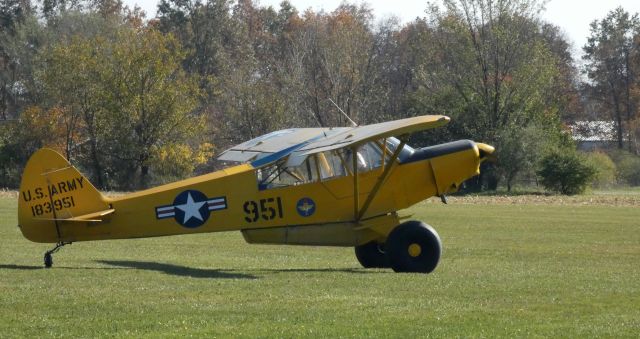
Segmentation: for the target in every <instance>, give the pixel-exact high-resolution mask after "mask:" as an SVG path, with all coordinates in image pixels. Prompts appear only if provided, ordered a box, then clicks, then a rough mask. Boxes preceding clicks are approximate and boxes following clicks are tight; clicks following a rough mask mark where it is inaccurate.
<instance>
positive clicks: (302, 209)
mask: <svg viewBox="0 0 640 339" xmlns="http://www.w3.org/2000/svg"><path fill="white" fill-rule="evenodd" d="M296 210H297V211H298V214H300V215H301V216H303V217H309V216H312V215H313V213H315V212H316V203H315V202H313V200H311V198H302V199H300V200H298V203H297V204H296Z"/></svg>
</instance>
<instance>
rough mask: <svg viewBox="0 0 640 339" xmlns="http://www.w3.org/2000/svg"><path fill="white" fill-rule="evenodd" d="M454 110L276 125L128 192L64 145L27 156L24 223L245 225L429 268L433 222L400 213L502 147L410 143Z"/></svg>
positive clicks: (82, 237)
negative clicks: (359, 122)
mask: <svg viewBox="0 0 640 339" xmlns="http://www.w3.org/2000/svg"><path fill="white" fill-rule="evenodd" d="M448 122H449V118H448V117H446V116H419V117H413V118H407V119H401V120H395V121H390V122H384V123H379V124H373V125H366V126H357V127H339V128H294V129H286V130H281V131H276V132H272V133H269V134H266V135H263V136H261V137H258V138H255V139H253V140H250V141H247V142H245V143H242V144H240V145H237V146H235V147H232V148H231V149H228V150H226V151H225V152H223V153H222V154H221V155H220V156H219V157H218V159H219V160H222V161H230V162H237V163H238V164H237V165H234V166H231V167H228V168H225V169H223V170H220V171H217V172H213V173H209V174H205V175H201V176H198V177H194V178H190V179H186V180H182V181H178V182H174V183H170V184H166V185H162V186H158V187H155V188H151V189H147V190H144V191H140V192H135V193H131V194H127V195H124V196H120V197H114V198H112V197H106V196H104V195H102V194H101V193H100V192H99V191H98V190H97V189H96V188H95V187H94V186H93V185H92V184H91V183H90V182H89V181H88V180H87V179H86V178H85V177H84V176H83V175H82V174H80V172H79V171H78V170H77V169H76V168H75V167H73V166H72V165H71V164H70V163H69V162H68V161H67V160H66V159H65V158H64V157H63V156H61V155H60V154H59V153H57V152H55V151H53V150H51V149H47V148H43V149H41V150H39V151H37V152H36V153H34V154H33V155H32V156H31V158H30V159H29V161H28V163H27V165H26V167H25V170H24V173H23V176H22V182H21V185H20V197H19V203H18V221H19V227H20V229H21V231H22V234H23V235H24V236H25V237H26V238H27V239H29V240H31V241H34V242H42V243H55V244H56V246H55V247H54V248H53V249H52V250H50V251H47V252H46V253H45V256H44V263H45V267H51V265H52V263H53V259H52V254H53V253H54V252H56V251H57V250H59V249H60V248H61V247H62V246H64V245H66V244H69V243H72V242H76V241H88V240H103V239H127V238H144V237H155V236H167V235H177V234H191V233H204V232H222V231H236V230H240V231H241V232H242V234H243V236H244V238H245V240H246V241H247V242H249V243H260V244H295V245H316V246H354V247H355V253H356V257H357V259H358V261H359V262H360V263H361V264H362V266H363V267H365V268H371V267H391V268H392V269H393V270H394V271H396V272H425V273H428V272H431V271H433V270H434V269H435V267H436V266H437V264H438V261H439V259H440V254H441V247H442V245H441V241H440V237H439V236H438V233H437V232H436V231H435V230H434V229H433V228H431V226H429V225H427V224H425V223H422V222H420V221H404V222H401V220H402V219H404V218H402V217H400V216H399V215H398V211H399V210H402V209H404V208H407V207H409V206H411V205H413V204H416V203H418V202H420V201H422V200H424V199H427V198H429V197H431V196H440V197H441V198H442V199H443V201H445V194H448V193H452V192H455V191H457V190H458V188H459V187H460V184H461V183H462V182H463V181H465V180H466V179H468V178H470V177H472V176H475V175H477V174H479V173H480V163H481V162H483V161H485V160H487V159H489V158H490V156H491V154H492V153H493V151H494V148H493V147H491V146H489V145H486V144H482V143H475V142H473V141H469V140H459V141H455V142H450V143H445V144H440V145H436V146H431V147H425V148H421V149H413V148H411V147H409V146H408V145H407V144H406V141H407V139H408V138H409V136H410V135H411V134H412V133H414V132H417V131H422V130H427V129H431V128H435V127H439V126H443V125H445V124H446V123H448Z"/></svg>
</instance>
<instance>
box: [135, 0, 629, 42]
mask: <svg viewBox="0 0 640 339" xmlns="http://www.w3.org/2000/svg"><path fill="white" fill-rule="evenodd" d="M158 1H159V0H124V2H125V4H127V5H129V6H132V5H133V4H137V5H138V6H140V7H142V9H143V10H145V12H147V17H153V16H155V13H156V9H157V4H158ZM281 1H282V0H259V3H260V5H262V6H273V7H274V8H275V9H276V10H277V9H278V8H279V7H280V6H279V4H280V2H281ZM289 2H291V4H292V5H293V6H294V7H296V8H297V9H298V10H299V11H300V12H302V11H304V10H305V9H307V8H313V9H314V10H316V11H319V10H325V11H326V12H331V11H333V10H334V9H335V8H336V7H338V5H339V4H340V3H341V2H342V0H289ZM349 2H350V3H357V4H359V3H361V2H363V1H361V0H351V1H349ZM364 2H367V3H368V4H369V5H371V7H372V8H373V11H374V14H375V15H376V17H377V18H379V19H382V18H385V17H389V16H391V15H394V16H397V17H399V18H400V20H401V21H402V22H403V23H406V22H409V21H412V20H413V19H415V18H416V17H423V16H424V10H425V8H426V7H427V5H426V4H427V0H367V1H364ZM618 6H622V7H623V8H624V9H625V10H626V11H627V12H630V13H640V1H639V0H551V1H549V2H548V3H547V6H546V11H545V12H544V13H543V14H542V16H543V18H544V19H545V20H546V21H549V22H551V23H553V24H555V25H556V26H559V27H560V28H561V29H562V30H563V31H564V32H565V33H566V34H567V37H568V38H569V40H570V41H571V42H572V43H573V46H574V53H575V54H576V55H580V54H581V52H580V51H581V49H582V46H584V45H585V44H586V42H587V37H588V36H589V24H590V23H591V22H592V21H594V20H601V19H603V18H604V17H605V15H606V14H607V13H608V12H609V11H611V10H613V9H614V8H616V7H618Z"/></svg>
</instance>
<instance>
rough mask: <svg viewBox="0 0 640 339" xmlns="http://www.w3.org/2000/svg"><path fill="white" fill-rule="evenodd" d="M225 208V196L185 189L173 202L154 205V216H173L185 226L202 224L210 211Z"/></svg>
mask: <svg viewBox="0 0 640 339" xmlns="http://www.w3.org/2000/svg"><path fill="white" fill-rule="evenodd" d="M226 208H227V198H226V197H224V196H222V197H215V198H207V196H206V195H205V194H204V193H202V192H200V191H196V190H186V191H184V192H182V193H180V194H178V195H177V196H176V198H175V199H174V200H173V204H171V205H164V206H158V207H156V208H155V209H156V218H158V219H167V218H174V219H175V220H176V222H177V223H178V224H180V225H181V226H184V227H187V228H196V227H200V226H202V225H203V224H204V223H205V222H206V221H207V220H208V219H209V216H210V215H211V212H212V211H218V210H224V209H226Z"/></svg>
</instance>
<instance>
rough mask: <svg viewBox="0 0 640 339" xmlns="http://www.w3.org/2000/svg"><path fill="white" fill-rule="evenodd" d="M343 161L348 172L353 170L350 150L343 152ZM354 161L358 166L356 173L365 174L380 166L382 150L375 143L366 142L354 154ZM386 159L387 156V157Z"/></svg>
mask: <svg viewBox="0 0 640 339" xmlns="http://www.w3.org/2000/svg"><path fill="white" fill-rule="evenodd" d="M344 154H345V160H346V163H347V168H348V169H349V172H352V168H353V157H352V156H353V155H352V151H351V150H350V149H347V150H345V152H344ZM356 157H357V159H356V161H357V164H358V172H367V171H371V170H373V169H376V168H379V167H381V166H382V149H381V148H380V146H378V144H377V143H376V142H368V143H366V144H364V145H362V146H360V148H358V152H357V153H356ZM387 159H388V155H387Z"/></svg>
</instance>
